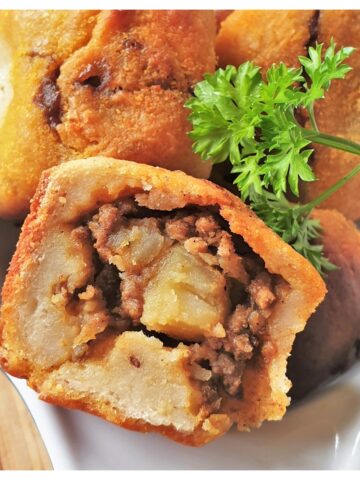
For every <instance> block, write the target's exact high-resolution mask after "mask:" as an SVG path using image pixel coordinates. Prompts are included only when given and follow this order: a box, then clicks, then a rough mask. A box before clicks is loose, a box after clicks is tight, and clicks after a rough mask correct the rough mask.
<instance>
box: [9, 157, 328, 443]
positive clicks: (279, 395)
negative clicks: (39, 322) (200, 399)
mask: <svg viewBox="0 0 360 480" xmlns="http://www.w3.org/2000/svg"><path fill="white" fill-rule="evenodd" d="M138 192H145V193H146V192H150V195H151V194H152V192H154V194H153V195H155V197H157V200H156V201H157V203H158V202H159V195H160V197H163V198H164V199H172V202H173V203H174V204H173V205H172V207H171V208H175V207H177V208H181V207H183V206H185V205H187V204H192V205H197V206H204V207H206V206H216V205H217V206H219V209H220V210H219V213H220V215H221V216H222V217H223V218H224V219H225V220H227V221H228V223H229V226H230V229H231V231H232V232H234V233H237V234H239V235H241V236H242V237H243V238H244V240H245V242H246V243H247V244H248V245H250V246H251V248H252V249H253V250H254V251H255V252H256V253H257V254H258V255H260V257H261V258H262V259H263V260H264V262H265V265H266V268H267V270H268V271H269V272H270V273H274V274H277V275H280V276H281V277H283V279H284V280H285V281H286V282H287V283H288V284H289V286H290V293H288V294H287V296H286V298H285V299H283V300H282V301H281V302H279V304H278V306H277V307H276V309H275V313H274V314H273V315H272V316H271V317H270V320H269V327H268V331H269V332H268V336H269V338H268V341H267V342H265V344H264V346H263V350H262V356H261V358H259V359H258V360H257V361H256V362H253V363H252V364H251V365H250V366H249V367H248V368H247V369H246V371H245V374H244V380H243V386H244V397H243V399H241V400H235V401H233V402H229V404H228V405H227V412H228V414H229V415H230V417H231V420H232V421H235V422H236V423H237V424H238V427H239V429H241V430H247V429H249V428H251V427H255V426H259V425H261V423H262V422H263V421H264V420H266V419H268V420H276V419H280V418H281V417H282V416H283V414H284V412H285V409H286V406H287V404H288V402H289V400H288V398H287V396H286V392H287V390H288V389H289V386H290V384H289V382H288V380H287V379H286V377H285V370H286V359H287V356H288V355H289V352H290V350H291V346H292V343H293V340H294V337H295V334H296V333H297V332H299V331H301V330H302V329H303V328H304V326H305V323H306V320H307V318H308V317H309V315H310V314H311V313H312V312H313V311H314V310H315V308H316V306H317V305H318V304H319V302H320V301H321V300H322V298H323V297H324V294H325V287H324V284H323V281H322V280H321V278H320V276H319V275H318V274H317V272H316V271H315V270H314V268H313V267H312V266H311V264H309V263H308V262H307V261H306V260H305V259H304V258H303V257H302V256H300V255H299V254H297V253H296V252H295V251H294V250H293V249H292V248H291V247H290V246H288V245H287V244H285V243H284V242H283V241H282V240H281V239H280V238H279V237H278V236H277V235H276V234H275V233H274V232H272V231H271V230H270V229H269V228H268V227H266V225H265V224H264V223H263V222H262V221H261V220H260V219H259V218H258V217H256V215H255V214H254V213H253V212H252V211H251V210H249V209H248V208H247V207H246V206H245V205H244V204H243V203H242V202H241V201H240V199H239V198H237V197H235V196H233V195H232V194H230V193H229V192H228V191H226V190H224V189H222V188H221V187H219V186H217V185H214V184H212V183H211V182H208V181H206V180H197V179H195V178H192V177H189V176H187V175H186V174H184V173H182V172H170V171H167V170H164V169H162V168H154V167H150V166H147V165H141V164H136V163H132V162H124V161H117V160H113V159H106V158H101V157H97V158H94V159H87V160H77V161H74V162H68V163H66V164H63V165H61V166H59V167H56V168H53V169H51V170H49V171H47V172H46V173H45V174H44V175H43V177H42V181H41V184H40V186H39V189H38V191H37V194H36V196H35V198H34V201H33V203H32V207H31V213H30V215H29V217H28V218H27V220H26V221H25V224H24V227H23V231H22V233H21V236H20V240H19V244H18V247H17V251H16V253H15V255H14V257H13V259H12V262H11V265H10V269H9V273H8V276H7V278H6V281H5V285H4V289H3V307H2V315H1V329H2V340H1V343H2V350H0V353H1V355H0V356H1V362H2V364H3V366H4V368H6V370H7V371H9V372H10V373H12V374H14V375H17V376H22V377H26V378H29V382H30V384H31V385H32V386H33V387H34V388H35V389H36V390H38V391H39V392H40V395H41V397H42V398H43V399H45V400H47V401H50V402H54V403H57V404H61V405H65V406H70V407H76V408H81V409H84V410H87V411H91V412H93V413H95V414H97V415H100V416H102V417H104V418H106V419H108V420H110V421H114V422H115V423H119V424H122V425H124V426H126V427H129V428H134V429H139V430H140V429H141V430H147V429H154V430H158V431H162V432H163V433H165V434H166V435H168V436H170V437H171V438H174V439H176V440H178V441H181V442H183V443H188V444H194V445H199V444H203V443H205V442H207V441H209V440H210V439H212V438H214V437H216V436H218V435H220V434H222V433H224V431H226V430H227V428H229V426H230V420H229V417H228V415H223V416H222V417H219V418H216V415H215V417H214V416H211V417H209V419H208V420H205V422H207V423H206V428H204V424H203V426H202V427H197V428H196V429H195V430H194V431H193V432H192V433H191V434H188V433H186V434H184V433H181V432H175V431H174V430H173V429H172V428H168V427H167V428H164V427H161V428H159V427H155V426H144V425H143V424H142V423H141V422H140V423H139V422H138V421H133V420H129V419H125V418H123V416H122V414H121V413H119V412H117V413H116V414H115V413H114V409H113V407H110V406H109V405H107V406H106V403H105V404H101V402H100V403H99V402H94V401H93V399H92V398H91V397H86V396H84V395H82V396H81V398H79V396H78V394H77V393H76V390H75V391H74V390H71V389H70V388H69V390H68V391H67V392H66V393H65V394H63V393H62V392H60V393H57V392H56V389H55V387H53V386H52V385H53V384H52V383H51V382H50V384H47V383H46V378H47V377H48V375H50V373H48V371H46V370H45V371H44V370H43V369H42V368H41V367H40V364H39V361H38V360H36V357H33V358H27V356H29V355H30V354H29V353H28V352H27V351H26V347H24V340H22V339H21V328H22V327H21V325H22V321H23V320H22V319H21V318H19V305H21V302H23V299H24V298H27V297H28V295H26V294H25V285H24V282H25V281H26V274H27V272H34V268H35V269H36V268H37V266H36V265H37V263H36V262H37V259H38V256H39V255H40V254H41V248H42V245H43V244H44V243H45V241H46V238H47V237H48V236H49V235H50V233H51V232H52V230H53V229H56V228H60V229H66V228H67V226H69V225H71V224H73V223H76V222H77V221H78V220H79V219H80V218H82V217H83V216H84V215H86V213H88V212H91V211H93V209H94V208H96V205H99V204H102V203H109V202H110V203H111V202H113V201H115V200H116V199H118V198H120V197H121V196H124V195H130V194H134V193H138ZM155 197H154V198H155ZM59 199H61V201H59ZM45 252H46V250H45ZM35 271H36V270H35ZM32 279H33V282H35V280H34V279H35V276H34V275H33V276H32ZM31 355H32V354H31ZM31 355H30V357H31ZM68 363H69V362H68ZM64 365H65V367H64V368H65V370H66V368H67V367H66V365H67V363H65V364H64ZM61 368H62V367H59V369H58V367H57V366H56V365H54V366H53V367H51V369H50V370H51V372H52V373H51V378H53V379H54V382H55V384H56V382H57V379H60V377H61V375H60V373H59V374H58V372H60V370H61ZM62 375H63V376H64V374H62ZM61 378H62V377H61ZM59 381H60V380H59ZM55 384H54V385H55ZM46 385H47V386H46ZM49 385H50V386H49ZM217 423H218V424H217ZM214 424H215V426H214Z"/></svg>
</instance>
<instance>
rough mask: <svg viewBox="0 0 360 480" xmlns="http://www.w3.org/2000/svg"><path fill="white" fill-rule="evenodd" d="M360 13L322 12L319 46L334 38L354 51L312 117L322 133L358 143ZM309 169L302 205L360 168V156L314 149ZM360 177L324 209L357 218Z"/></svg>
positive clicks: (328, 200)
mask: <svg viewBox="0 0 360 480" xmlns="http://www.w3.org/2000/svg"><path fill="white" fill-rule="evenodd" d="M359 23H360V11H356V10H352V11H344V10H343V11H341V10H337V11H331V10H329V11H326V10H324V11H321V12H320V16H319V20H318V35H317V41H318V43H324V44H325V45H324V48H325V47H327V46H328V45H329V43H330V40H331V38H334V40H335V42H336V44H337V46H338V47H355V48H356V50H355V52H354V53H353V54H352V55H351V57H350V58H349V59H348V60H347V61H346V63H347V64H348V65H350V66H351V67H352V71H350V72H349V73H348V74H347V75H346V79H345V80H337V81H336V80H335V81H333V82H332V84H331V88H330V90H329V92H327V93H326V96H325V99H324V100H320V101H319V102H317V103H316V104H315V117H316V122H317V125H318V128H319V130H320V131H321V132H325V133H328V134H330V135H335V136H338V137H342V138H346V139H348V140H352V141H353V142H358V143H359V142H360V29H359ZM314 147H315V152H314V154H313V156H312V166H313V169H314V172H315V175H316V177H317V181H316V182H311V183H306V184H303V191H302V199H303V201H308V200H312V199H313V198H316V197H317V196H318V195H320V194H321V193H322V192H323V191H324V190H326V189H327V188H329V187H330V186H331V185H333V184H334V183H335V182H336V181H337V180H340V179H341V178H342V177H343V176H344V175H346V174H347V173H348V172H349V171H350V170H351V169H352V168H354V167H355V166H356V165H358V164H359V156H358V155H353V154H351V153H347V152H341V151H339V150H335V149H333V148H329V147H325V146H322V145H315V146H314ZM359 191H360V175H357V176H356V177H355V178H353V179H352V180H350V181H349V182H348V183H347V184H346V185H345V186H344V187H342V188H341V189H340V190H338V191H337V192H336V193H335V194H334V195H332V196H331V197H330V198H328V199H327V200H326V201H325V202H324V203H323V206H324V208H331V209H333V208H334V209H336V210H339V211H340V212H341V213H343V214H344V215H345V216H346V217H348V218H350V219H352V220H357V219H359V218H360V194H359Z"/></svg>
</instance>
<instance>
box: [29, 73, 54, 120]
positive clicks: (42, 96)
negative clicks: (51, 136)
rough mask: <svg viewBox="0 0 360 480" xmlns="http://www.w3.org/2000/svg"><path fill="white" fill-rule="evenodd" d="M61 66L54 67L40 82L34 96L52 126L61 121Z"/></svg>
mask: <svg viewBox="0 0 360 480" xmlns="http://www.w3.org/2000/svg"><path fill="white" fill-rule="evenodd" d="M59 75H60V68H56V69H54V70H53V71H52V72H51V73H50V74H49V75H47V76H46V77H45V78H44V79H43V81H42V82H41V84H40V87H39V90H38V92H37V94H36V95H35V97H34V102H35V104H36V105H37V106H38V107H39V108H40V109H41V110H42V111H43V112H44V115H45V117H46V121H47V123H48V125H49V126H50V127H51V128H56V126H57V125H58V124H59V123H60V90H59V87H58V85H57V83H56V82H57V79H58V78H59Z"/></svg>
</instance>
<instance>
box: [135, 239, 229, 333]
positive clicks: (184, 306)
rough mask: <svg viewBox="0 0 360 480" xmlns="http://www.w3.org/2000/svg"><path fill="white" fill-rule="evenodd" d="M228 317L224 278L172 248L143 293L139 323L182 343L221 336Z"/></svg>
mask: <svg viewBox="0 0 360 480" xmlns="http://www.w3.org/2000/svg"><path fill="white" fill-rule="evenodd" d="M227 313H228V295H227V293H226V283H225V278H224V276H223V275H222V274H221V273H220V272H219V271H217V270H215V269H214V268H212V267H210V266H209V265H207V264H206V263H205V262H203V261H202V260H201V259H199V258H197V257H194V256H193V255H191V254H190V253H188V252H187V251H186V250H185V248H184V247H183V246H181V245H176V246H173V247H172V248H171V249H170V251H169V253H168V254H167V256H166V257H165V258H164V259H163V260H162V262H161V264H160V267H159V270H158V272H157V274H156V275H155V276H154V277H153V279H152V280H151V281H150V283H149V284H148V286H147V288H146V290H145V293H144V310H143V315H142V317H141V319H140V321H141V322H142V323H143V324H144V325H145V326H146V327H147V328H148V329H150V330H155V331H157V332H162V333H166V334H167V335H170V336H171V337H174V338H179V339H181V340H189V341H198V340H201V339H202V338H204V337H206V336H209V335H215V336H224V335H225V332H224V329H223V328H222V323H223V321H224V318H225V316H226V315H227Z"/></svg>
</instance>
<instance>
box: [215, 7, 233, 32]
mask: <svg viewBox="0 0 360 480" xmlns="http://www.w3.org/2000/svg"><path fill="white" fill-rule="evenodd" d="M232 12H233V10H216V12H215V13H216V31H217V32H218V31H219V30H220V26H221V23H222V22H223V21H224V20H225V18H226V17H228V16H229V15H230V13H232Z"/></svg>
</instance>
